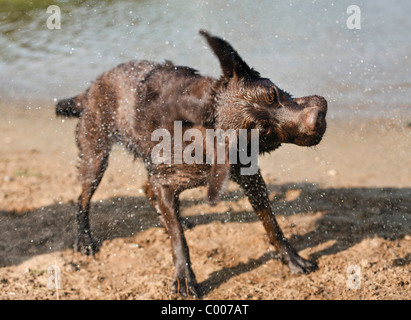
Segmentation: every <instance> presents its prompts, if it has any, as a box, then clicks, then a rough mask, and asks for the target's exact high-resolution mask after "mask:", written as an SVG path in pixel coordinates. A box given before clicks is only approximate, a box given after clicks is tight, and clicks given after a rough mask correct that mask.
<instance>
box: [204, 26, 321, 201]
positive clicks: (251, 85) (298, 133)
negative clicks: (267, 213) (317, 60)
mask: <svg viewBox="0 0 411 320" xmlns="http://www.w3.org/2000/svg"><path fill="white" fill-rule="evenodd" d="M200 34H201V35H203V36H204V37H205V38H206V40H207V42H208V44H209V45H210V47H211V48H212V50H213V52H214V53H215V55H216V56H217V58H218V59H219V61H220V65H221V68H222V72H223V74H222V76H221V78H220V79H219V81H217V83H216V86H215V88H214V90H215V101H216V107H215V108H216V110H215V121H216V127H217V128H221V129H223V130H228V129H235V130H238V129H258V130H259V152H260V153H262V152H269V151H272V150H274V149H276V148H278V147H279V146H280V145H281V144H282V143H293V144H296V145H299V146H314V145H317V144H318V143H319V142H320V141H321V139H322V137H323V135H324V133H325V130H326V121H325V116H326V113H327V101H326V100H325V99H324V98H323V97H320V96H308V97H304V98H293V97H292V96H291V95H290V94H289V93H287V92H285V91H283V90H281V89H280V88H279V87H277V86H276V85H275V84H274V83H273V82H272V81H271V80H269V79H267V78H263V77H261V76H260V73H259V72H257V71H256V70H254V69H252V68H250V67H249V66H248V65H247V63H245V62H244V60H243V59H242V58H241V57H240V55H239V54H238V53H237V52H236V51H235V50H234V48H233V47H232V46H231V45H230V44H229V43H228V42H227V41H225V40H223V39H221V38H218V37H215V36H212V35H210V34H209V33H207V32H205V31H200ZM229 170H230V166H229V165H228V164H226V165H216V164H215V165H214V167H213V168H212V176H211V180H210V186H209V198H210V200H211V201H214V200H215V199H217V198H218V195H219V194H221V192H222V189H223V188H224V187H223V183H222V182H221V181H222V178H221V177H227V176H228V175H229Z"/></svg>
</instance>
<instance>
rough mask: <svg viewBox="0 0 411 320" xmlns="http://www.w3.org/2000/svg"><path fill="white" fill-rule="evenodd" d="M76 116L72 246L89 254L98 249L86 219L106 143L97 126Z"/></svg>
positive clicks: (106, 154) (101, 172) (107, 147)
mask: <svg viewBox="0 0 411 320" xmlns="http://www.w3.org/2000/svg"><path fill="white" fill-rule="evenodd" d="M82 120H83V119H81V120H80V122H79V125H78V127H77V144H78V147H79V149H80V164H79V172H80V177H79V178H80V182H81V194H80V196H79V198H78V211H77V225H78V232H77V238H76V242H75V246H74V249H75V250H76V251H79V252H81V253H83V254H88V255H93V254H94V253H96V252H97V251H98V245H97V243H96V242H95V241H94V239H93V237H92V233H91V229H90V223H89V210H90V200H91V197H92V196H93V194H94V192H95V191H96V189H97V187H98V185H99V184H100V181H101V179H102V178H103V175H104V172H105V170H106V168H107V165H108V157H109V152H110V147H111V145H110V143H109V142H108V139H105V138H104V134H103V132H101V130H99V129H98V128H96V127H94V126H91V125H90V124H88V125H87V124H86V123H85V122H86V121H82Z"/></svg>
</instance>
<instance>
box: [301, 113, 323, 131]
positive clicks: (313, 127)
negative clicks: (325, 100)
mask: <svg viewBox="0 0 411 320" xmlns="http://www.w3.org/2000/svg"><path fill="white" fill-rule="evenodd" d="M324 121H325V112H324V111H322V110H321V109H320V108H316V107H314V108H310V109H309V110H307V112H306V113H305V116H304V120H303V125H304V127H305V129H306V131H308V132H315V131H318V130H319V129H321V127H322V126H323V124H324Z"/></svg>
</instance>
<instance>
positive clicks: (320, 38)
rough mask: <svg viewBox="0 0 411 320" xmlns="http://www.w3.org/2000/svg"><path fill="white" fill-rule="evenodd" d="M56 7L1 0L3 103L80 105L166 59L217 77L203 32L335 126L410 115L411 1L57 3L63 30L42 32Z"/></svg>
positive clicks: (0, 81)
mask: <svg viewBox="0 0 411 320" xmlns="http://www.w3.org/2000/svg"><path fill="white" fill-rule="evenodd" d="M354 2H355V3H354ZM49 4H50V2H48V1H40V0H38V1H23V0H16V1H3V0H0V33H1V37H0V75H1V78H0V95H1V98H2V100H10V99H11V100H16V101H19V100H23V99H24V100H27V99H28V100H30V99H33V101H34V100H38V99H41V100H45V101H52V100H53V99H54V98H62V97H66V96H73V95H75V94H77V93H80V92H81V91H82V90H84V89H86V88H87V86H88V85H89V84H90V82H91V81H93V80H94V79H95V78H96V76H98V75H99V74H100V73H102V72H103V71H105V70H107V69H109V68H111V67H114V66H115V65H117V64H119V63H121V62H124V61H127V60H130V59H150V60H155V61H163V60H164V59H169V60H172V61H173V62H175V63H177V64H182V65H189V66H192V67H194V68H196V69H198V70H199V71H200V72H201V73H203V74H207V75H212V76H216V77H217V76H218V75H219V74H220V70H219V64H218V61H217V60H216V58H215V57H214V56H213V55H212V53H211V52H210V50H209V48H208V47H207V46H206V44H205V42H204V40H203V39H202V38H201V37H200V36H199V35H198V30H199V29H201V28H203V29H206V30H209V31H210V32H212V33H214V34H216V35H220V36H222V37H224V38H226V39H227V40H228V41H229V42H230V43H231V44H232V45H233V46H234V47H235V48H236V49H237V50H238V51H239V53H240V54H241V55H242V56H243V58H244V59H245V60H246V61H247V62H248V63H249V64H250V65H251V66H252V67H254V68H256V69H257V70H258V71H260V72H261V73H262V75H263V76H265V77H269V78H271V80H273V82H275V83H276V84H278V85H279V86H280V87H281V88H283V89H285V90H287V91H290V92H291V93H292V94H293V95H294V96H303V95H308V94H314V93H315V94H320V95H323V96H325V97H326V98H327V99H328V100H329V102H330V116H331V117H337V118H338V117H350V118H356V117H373V116H384V117H389V118H399V117H403V116H409V117H411V94H410V88H411V76H410V66H411V65H410V59H411V41H410V40H411V37H410V30H411V19H410V18H409V16H410V15H411V2H410V1H408V0H396V1H395V2H392V3H390V2H388V1H383V0H375V1H371V0H369V1H365V0H364V1H353V0H349V1H346V0H338V1H337V0H336V1H330V0H318V1H316V0H313V1H307V0H284V1H275V0H267V1H265V0H257V1H255V0H253V1H234V0H231V1H222V2H217V1H183V0H173V1H127V0H121V1H57V0H56V1H54V2H53V4H56V5H58V6H59V7H60V8H61V13H62V17H61V29H60V30H49V29H48V28H47V25H46V21H47V18H48V17H49V16H50V14H48V13H47V12H46V8H47V6H48V5H49ZM351 4H356V5H358V6H359V7H360V8H361V15H362V20H361V22H362V24H361V30H349V29H348V28H347V26H346V21H347V18H348V16H349V14H347V12H346V11H347V7H348V6H349V5H351Z"/></svg>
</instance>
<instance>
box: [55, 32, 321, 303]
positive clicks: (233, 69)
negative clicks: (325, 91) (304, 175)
mask: <svg viewBox="0 0 411 320" xmlns="http://www.w3.org/2000/svg"><path fill="white" fill-rule="evenodd" d="M200 33H201V35H203V36H204V37H205V39H206V40H207V42H208V44H209V45H210V46H211V48H212V50H213V52H214V53H215V55H216V56H217V58H218V59H219V61H220V64H221V68H222V71H223V74H222V76H221V77H220V79H213V78H210V77H204V76H201V75H200V74H198V73H197V71H196V70H193V69H191V68H188V67H182V66H175V65H174V64H172V63H171V62H168V61H167V62H165V63H163V64H158V63H153V62H149V61H131V62H128V63H124V64H121V65H119V66H117V67H116V68H114V69H112V70H110V71H108V72H106V73H104V74H103V75H101V76H100V77H99V78H98V79H97V80H96V81H95V82H94V83H93V84H92V85H91V86H90V88H88V89H87V90H86V91H85V92H84V93H82V94H80V95H78V96H76V97H74V98H71V99H64V100H61V101H59V102H58V103H57V106H56V113H57V115H59V116H69V117H79V122H78V125H77V130H76V137H77V144H78V147H79V149H80V168H79V169H80V181H81V185H82V192H81V194H80V197H79V199H78V212H77V221H78V233H77V239H76V244H75V249H76V250H78V251H81V252H83V253H85V254H93V253H95V252H96V251H97V250H98V246H97V244H96V242H95V241H94V239H93V237H92V232H91V230H90V224H89V219H88V213H89V207H90V200H91V197H92V196H93V193H94V192H95V190H96V189H97V187H98V185H99V183H100V181H101V179H102V177H103V174H104V171H105V169H106V168H107V164H108V156H109V153H110V150H111V147H112V145H113V144H114V143H120V144H122V145H124V146H125V147H126V148H127V149H129V150H130V151H131V152H132V153H133V154H134V155H135V157H140V158H142V159H143V160H144V163H145V165H146V168H147V170H148V174H149V181H148V183H147V187H146V193H147V196H148V197H149V199H150V200H151V202H152V204H153V206H154V207H155V209H156V210H157V212H158V213H159V214H160V215H161V221H162V223H163V225H164V227H165V228H166V230H167V232H168V234H169V236H170V239H171V244H172V253H173V258H174V265H175V276H174V282H173V287H174V289H175V291H177V292H178V293H179V294H181V295H187V294H190V295H194V296H200V295H201V291H200V290H199V288H198V284H197V282H196V279H195V275H194V273H193V270H192V268H191V263H190V258H189V250H188V247H187V243H186V240H185V237H184V231H183V228H182V225H181V223H180V221H179V199H178V197H179V194H180V193H181V192H182V191H183V190H186V189H189V188H194V187H197V186H202V185H207V184H208V186H209V200H210V201H216V200H217V199H218V196H219V195H220V194H221V193H222V192H223V189H224V185H225V182H226V181H227V179H228V178H231V179H232V180H233V181H235V182H237V183H238V184H239V185H240V186H241V187H242V188H243V190H244V192H245V194H246V195H247V197H248V199H249V201H250V203H251V205H252V207H253V209H254V210H255V212H256V214H257V216H258V217H259V218H260V219H261V221H262V223H263V225H264V227H265V229H266V231H267V233H268V235H269V238H270V241H271V243H272V244H273V245H274V246H275V248H276V250H277V253H278V256H279V257H280V258H281V259H282V261H283V262H284V263H285V264H287V265H288V266H289V267H290V270H291V272H293V273H308V272H311V271H313V270H315V269H316V268H317V266H316V264H315V263H313V262H310V261H308V260H305V259H303V258H301V257H300V256H299V255H298V253H297V252H296V251H295V250H294V249H293V248H292V247H291V245H290V244H289V242H288V241H287V239H286V238H285V237H284V235H283V233H282V231H281V230H280V228H279V226H278V224H277V222H276V220H275V217H274V214H273V211H272V209H271V206H270V201H269V199H268V194H267V188H266V184H265V182H264V180H263V178H262V176H261V174H260V172H259V171H258V172H257V173H256V174H253V175H243V174H241V171H240V170H241V166H242V165H241V164H230V163H228V162H226V163H225V164H217V163H213V164H201V163H200V164H197V163H194V164H184V163H183V164H173V165H166V164H154V163H153V161H152V157H151V152H152V150H153V148H154V146H155V145H156V143H157V142H155V141H152V138H151V134H152V133H153V131H154V130H156V129H158V128H163V129H167V130H169V132H173V126H174V121H182V124H183V130H187V129H190V128H198V129H199V130H200V131H201V132H204V131H205V130H206V129H210V128H211V129H213V128H214V129H215V128H221V129H223V130H227V129H235V130H239V129H247V130H249V129H258V130H259V151H260V153H261V152H270V151H272V150H275V149H276V148H278V147H279V146H280V145H281V143H293V144H297V145H300V146H313V145H316V144H318V143H319V142H320V141H321V139H322V137H323V134H324V132H325V130H326V122H325V116H326V113H327V102H326V100H325V99H324V98H322V97H320V96H309V97H304V98H292V97H291V96H290V95H289V94H288V93H286V92H284V91H282V90H281V89H280V88H278V87H277V86H276V85H275V84H274V83H272V82H271V81H270V80H269V79H266V78H262V77H261V76H260V74H259V73H258V72H257V71H255V70H254V69H252V68H250V67H249V66H248V65H247V64H246V63H245V62H244V61H243V60H242V58H241V57H240V56H239V55H238V53H237V52H236V51H235V50H234V49H233V48H232V47H231V45H230V44H229V43H228V42H226V41H225V40H223V39H221V38H218V37H214V36H211V35H210V34H208V33H207V32H205V31H200ZM173 156H174V154H173Z"/></svg>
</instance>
